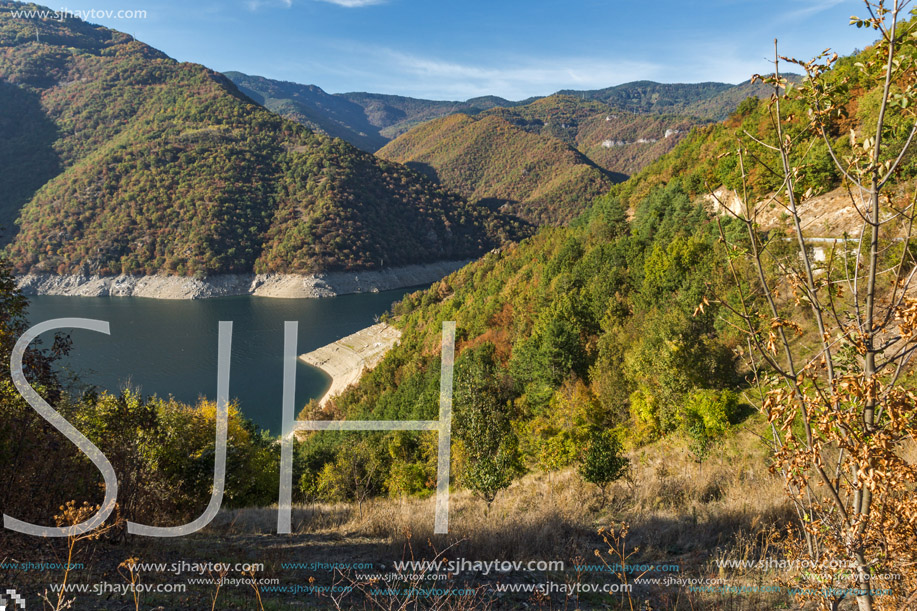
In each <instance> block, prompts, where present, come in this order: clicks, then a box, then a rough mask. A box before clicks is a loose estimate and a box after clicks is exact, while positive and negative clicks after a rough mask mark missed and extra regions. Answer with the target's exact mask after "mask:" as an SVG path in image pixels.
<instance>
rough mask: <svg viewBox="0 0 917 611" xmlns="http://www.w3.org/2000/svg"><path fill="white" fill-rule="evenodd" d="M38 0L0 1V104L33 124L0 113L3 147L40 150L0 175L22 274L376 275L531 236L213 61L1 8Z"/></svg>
mask: <svg viewBox="0 0 917 611" xmlns="http://www.w3.org/2000/svg"><path fill="white" fill-rule="evenodd" d="M30 6H32V5H20V4H14V3H11V2H8V1H4V2H0V102H2V103H3V106H4V108H5V109H7V111H8V112H9V116H11V117H33V118H35V120H37V121H39V122H40V123H41V124H42V129H41V130H38V133H39V134H43V136H42V137H41V138H38V139H35V138H31V139H28V138H23V134H22V131H21V128H19V127H18V125H17V122H16V121H10V120H7V121H0V159H16V158H20V157H21V158H30V159H33V160H35V159H37V160H39V161H41V162H42V163H41V164H38V165H36V166H34V167H32V168H31V169H30V171H28V172H13V171H10V168H8V167H7V168H4V169H0V186H3V187H5V188H4V190H3V194H2V195H0V213H2V215H3V218H2V219H0V224H4V225H6V226H7V227H9V226H10V225H11V221H12V220H14V219H16V220H18V224H19V231H18V232H17V233H15V235H12V236H10V241H11V244H9V246H7V248H6V254H7V256H8V257H9V258H10V259H11V261H12V263H13V264H14V266H15V269H16V271H17V273H28V272H34V273H57V274H100V275H118V274H157V273H166V274H175V275H179V276H190V275H197V276H200V275H203V276H206V275H211V274H220V273H249V272H254V273H274V272H277V273H314V272H320V271H330V270H358V269H373V268H380V267H384V266H385V267H391V266H398V265H409V264H414V263H425V262H431V261H437V260H448V259H465V258H470V257H473V256H476V255H479V254H481V253H483V252H486V251H487V250H490V249H492V248H494V247H496V246H498V245H499V244H500V243H502V242H503V241H504V240H505V239H514V238H515V237H518V236H521V235H523V234H524V233H525V232H526V231H527V230H526V229H525V228H524V227H523V225H521V224H519V223H518V222H515V221H512V220H511V219H509V218H507V217H505V216H503V215H499V214H495V213H493V212H491V211H489V210H487V209H485V208H482V207H477V206H471V205H469V204H468V203H467V202H465V201H464V200H462V199H461V198H460V197H458V196H456V195H455V194H453V193H450V192H448V191H445V190H444V189H442V188H441V187H439V186H437V185H434V184H432V183H430V182H429V181H428V180H427V179H425V178H424V177H422V176H421V175H419V174H417V173H415V172H412V171H411V170H409V169H407V168H406V167H404V166H401V165H399V164H393V163H390V162H386V161H383V160H379V159H377V158H375V157H373V156H372V155H369V154H367V153H365V152H362V151H359V150H358V149H356V148H354V147H353V146H351V145H350V144H347V143H346V142H344V141H343V140H339V139H331V138H328V137H327V136H324V135H321V134H315V133H313V132H311V131H310V130H308V129H306V128H305V127H304V126H302V125H300V124H299V123H296V122H293V121H290V120H287V119H283V118H281V117H279V116H277V115H274V114H272V113H270V112H269V111H268V110H266V109H264V108H263V107H261V106H258V105H257V104H255V103H254V102H253V101H252V100H251V99H250V98H249V97H248V96H247V95H245V94H244V93H243V92H242V91H241V90H240V89H239V88H237V87H236V85H234V84H233V83H232V82H231V81H230V80H229V79H228V78H227V77H225V76H223V75H222V74H220V73H217V72H214V71H212V70H209V69H207V68H205V67H203V66H200V65H198V64H191V63H180V62H176V61H175V60H173V59H171V58H168V56H167V55H165V54H164V53H162V52H160V51H158V50H156V49H153V48H152V47H149V46H147V45H145V44H143V43H141V42H139V41H136V40H134V39H133V38H132V37H130V36H128V35H126V34H123V33H121V32H117V31H115V30H110V29H108V28H103V27H101V26H94V25H91V24H87V23H86V22H83V21H82V20H79V19H74V18H67V19H63V20H60V21H58V20H54V21H51V20H42V19H30V20H26V19H19V18H12V17H11V16H10V15H9V13H10V12H11V11H12V10H22V9H27V8H29V7H30ZM38 8H39V9H40V7H38ZM36 31H37V32H38V36H36ZM37 38H40V42H39V41H38V40H37ZM17 129H18V130H19V131H17ZM20 168H21V166H20ZM36 177H38V178H36ZM17 217H18V219H17ZM520 232H521V233H520Z"/></svg>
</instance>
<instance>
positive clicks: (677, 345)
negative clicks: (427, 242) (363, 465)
mask: <svg viewBox="0 0 917 611" xmlns="http://www.w3.org/2000/svg"><path fill="white" fill-rule="evenodd" d="M876 55H877V54H876V53H875V52H874V51H872V50H866V51H864V52H863V53H862V54H860V55H859V56H856V57H848V58H842V59H841V60H839V61H838V62H837V64H836V66H835V67H834V68H833V69H832V70H831V72H830V73H829V79H830V85H829V86H832V87H834V86H836V87H838V89H837V91H838V92H839V95H842V96H844V98H845V99H843V100H841V102H842V104H841V106H840V107H839V108H837V112H835V113H832V114H831V116H830V117H827V118H826V121H827V123H828V125H827V129H828V131H827V133H828V137H829V138H830V139H831V141H832V145H833V147H834V148H835V149H836V151H837V154H838V155H839V156H841V158H845V157H844V156H848V155H850V154H851V142H850V139H851V133H853V134H855V135H856V137H857V138H858V139H859V140H858V141H859V142H860V143H862V141H863V139H864V138H866V137H867V136H869V135H871V132H870V133H867V132H866V130H864V129H862V126H864V125H866V126H868V125H873V124H874V123H873V121H875V119H876V116H877V113H878V112H879V105H878V104H877V103H876V99H877V93H879V91H878V90H877V89H875V88H871V87H872V86H871V85H867V84H866V83H868V80H867V79H866V78H865V77H864V76H863V75H862V73H861V66H863V65H877V64H878V65H882V63H881V59H883V58H882V57H879V60H878V61H877V59H876ZM912 75H913V72H912V71H908V72H907V73H906V75H905V77H903V78H902V80H903V81H904V82H905V83H907V82H910V78H911V77H912ZM895 86H896V87H897V86H898V84H897V83H896V84H895ZM797 91H798V90H795V88H791V90H790V92H789V93H788V94H787V95H786V96H783V99H782V100H781V110H782V114H783V116H784V117H785V118H786V122H785V126H784V128H785V129H784V134H785V135H786V137H788V138H790V139H791V140H792V141H793V142H794V147H793V152H792V154H791V163H792V164H793V165H794V166H795V167H798V168H800V171H799V172H798V173H797V174H796V179H797V181H798V182H797V185H796V186H797V187H798V189H799V191H800V197H802V193H804V192H806V191H807V190H808V189H810V188H811V189H812V190H813V192H818V191H819V190H820V191H825V190H829V189H833V188H834V187H836V186H837V185H838V184H839V181H840V177H839V176H838V175H837V172H836V171H833V170H831V166H830V162H829V159H828V152H827V147H826V146H825V145H824V143H822V142H820V136H819V135H817V134H815V133H813V130H811V129H810V123H809V117H808V115H807V113H805V112H804V106H803V102H802V101H801V100H800V99H798V98H797ZM769 111H770V102H769V101H768V100H758V99H757V98H756V97H755V98H751V99H747V100H745V101H743V102H742V103H741V104H740V105H739V107H738V109H737V110H736V111H735V112H734V113H733V114H732V115H731V116H730V117H729V118H728V119H727V120H726V121H725V122H722V123H718V124H715V125H709V126H701V127H698V128H695V129H694V130H693V131H692V132H691V133H690V134H689V135H688V136H687V137H685V138H684V139H682V140H681V141H680V142H679V143H678V144H677V145H676V146H675V147H674V148H673V150H672V151H671V152H669V153H667V154H665V155H663V156H662V157H660V158H659V159H658V160H656V161H655V162H653V163H651V164H650V165H649V166H647V167H646V168H645V169H644V170H642V171H641V172H639V173H638V174H636V175H635V176H633V177H632V178H630V179H629V180H627V181H626V182H624V183H620V184H618V185H615V186H614V187H613V188H612V189H611V191H610V193H609V194H608V195H606V196H604V197H601V198H598V199H597V200H595V203H594V204H593V205H592V206H591V207H590V209H589V211H588V213H587V214H585V215H584V216H583V217H581V218H580V219H579V220H578V221H577V222H576V223H574V224H572V225H570V226H568V227H560V228H543V229H542V230H541V231H540V232H539V233H538V234H537V235H536V236H534V237H532V238H530V239H527V240H525V241H523V242H521V243H519V244H515V245H512V246H508V247H505V248H503V249H501V250H500V251H499V252H495V253H490V254H488V255H487V256H485V257H484V258H482V259H481V260H479V261H477V262H475V263H473V264H471V265H469V266H467V267H465V268H464V269H462V270H459V271H458V272H456V273H455V274H453V275H451V276H449V277H448V278H445V279H444V280H443V281H442V282H440V283H438V284H436V285H434V286H432V287H431V288H430V289H428V290H425V291H421V292H418V293H415V294H413V295H410V296H408V297H407V298H405V300H404V301H403V302H402V303H401V304H398V305H397V306H396V307H395V308H394V310H393V316H392V318H391V320H392V322H393V323H394V324H395V325H397V326H399V327H400V328H401V329H402V330H403V335H402V337H401V340H400V343H399V344H398V345H397V346H396V347H395V348H393V350H392V352H391V353H390V354H389V355H388V356H386V358H385V359H383V360H382V362H381V363H380V364H379V365H378V366H377V367H376V368H375V369H374V370H373V371H371V372H369V373H368V374H367V375H366V376H365V377H364V378H363V379H362V380H361V381H360V383H359V384H358V385H357V386H356V387H354V388H352V389H351V390H349V391H347V392H345V393H344V394H343V395H341V396H340V397H339V398H336V399H334V400H333V404H332V406H331V409H332V411H333V412H334V413H335V415H336V417H350V418H359V419H371V418H379V419H392V420H399V419H427V418H433V417H435V415H436V409H437V404H436V401H435V398H436V396H437V392H438V383H439V369H440V363H439V359H438V356H437V352H436V347H437V346H438V345H439V344H438V342H439V341H440V339H439V338H440V335H441V325H442V323H443V322H444V321H455V322H456V325H457V343H456V346H457V350H456V369H455V376H456V377H455V380H456V389H457V391H456V393H455V408H454V410H455V411H454V413H455V420H454V427H455V429H454V430H455V431H456V432H455V435H454V438H455V439H457V440H458V443H459V444H460V445H459V446H458V449H457V450H456V453H457V454H458V455H459V456H461V457H462V461H463V462H460V464H461V465H462V466H463V468H465V469H467V468H469V464H472V463H474V464H475V465H476V466H475V468H481V469H489V470H490V471H488V472H489V473H491V475H492V476H493V477H494V478H506V477H508V478H512V477H514V476H515V474H516V473H518V471H517V470H516V469H515V468H513V466H512V465H518V463H519V462H521V463H522V464H523V465H525V466H527V467H529V468H532V469H542V470H552V469H557V468H561V467H564V466H567V465H570V464H574V463H575V462H576V461H577V460H578V459H579V457H581V456H582V453H583V452H584V451H587V449H588V448H589V447H590V445H591V444H592V443H593V442H594V437H591V435H593V434H594V431H595V430H605V431H607V430H614V429H617V430H618V431H619V432H620V433H621V435H620V437H621V438H622V439H624V440H626V442H627V443H630V444H635V445H639V444H641V443H643V442H645V441H647V440H649V439H654V438H657V437H659V436H662V435H666V434H669V433H673V432H678V433H679V434H680V435H683V436H685V437H686V438H687V439H688V440H689V441H690V444H691V451H692V452H693V453H694V454H695V457H696V458H697V459H698V460H701V459H703V457H704V456H705V453H706V452H709V451H710V448H711V447H713V446H712V445H711V444H715V443H716V439H717V436H718V435H721V434H722V431H724V430H727V429H728V428H729V427H730V426H731V425H732V424H735V423H736V422H737V421H739V420H740V419H741V418H742V417H743V416H744V415H745V414H747V410H745V409H744V408H743V407H742V406H741V405H740V402H739V401H738V400H737V395H736V394H735V392H736V391H737V390H739V389H741V386H742V384H743V381H742V379H741V375H739V374H740V373H741V372H739V371H737V368H736V351H738V350H741V349H742V348H743V347H744V346H743V343H744V336H742V335H737V334H735V332H734V331H732V328H733V327H732V326H731V323H730V321H728V320H727V319H724V314H725V311H724V310H723V309H718V308H722V306H721V305H720V304H721V303H723V302H726V303H733V302H734V301H733V300H735V299H736V290H737V289H736V287H735V285H734V284H733V282H732V280H730V279H729V278H728V277H727V274H729V271H728V266H726V265H725V264H724V261H726V260H727V258H728V256H729V253H727V252H724V251H722V250H719V248H721V246H718V242H719V228H718V223H722V227H723V231H724V232H725V233H726V235H727V236H728V237H729V241H730V243H735V244H739V245H740V249H741V245H742V244H743V243H744V242H743V239H744V238H743V237H742V236H743V235H745V234H744V232H745V228H744V227H742V226H740V224H739V223H737V222H735V221H733V220H732V219H731V218H730V217H729V216H728V215H723V216H721V217H719V219H715V218H714V216H713V213H712V212H711V210H710V209H709V206H708V205H706V203H705V202H703V201H700V196H702V195H704V194H705V193H707V192H708V190H711V189H716V188H717V187H718V186H720V185H725V186H727V187H730V188H736V187H737V186H739V180H740V178H739V177H740V173H739V164H738V160H737V156H736V155H735V154H734V153H735V151H736V150H737V148H738V147H739V146H742V147H744V151H745V154H746V155H747V157H746V159H747V160H748V163H747V165H746V169H747V171H748V186H749V189H750V191H749V195H750V197H751V198H755V197H758V196H760V195H763V194H766V193H770V192H773V191H774V190H775V189H776V188H779V187H780V185H781V181H780V179H779V177H778V176H776V175H774V174H773V173H772V172H769V171H767V170H766V169H765V168H763V167H760V165H759V164H755V163H753V161H752V156H756V157H758V158H759V159H761V160H763V161H765V162H773V161H774V157H773V153H769V152H767V151H765V150H763V147H760V145H758V144H756V143H755V142H754V140H753V139H752V138H750V137H749V136H748V135H749V134H750V135H751V136H753V137H755V138H757V139H759V140H763V141H765V142H772V141H773V140H774V139H775V137H776V135H775V134H774V126H773V122H772V121H771V119H770V115H769ZM897 115H898V116H897V117H896V118H895V119H893V120H892V121H891V123H890V124H889V129H888V130H887V131H886V133H885V134H884V136H885V138H886V139H887V140H886V143H887V144H888V145H889V149H888V152H887V159H891V160H893V159H894V158H895V156H896V153H897V151H900V150H901V147H902V146H903V145H904V143H905V142H906V141H907V140H908V137H909V134H910V133H911V128H912V125H913V121H912V118H913V115H910V116H909V115H908V111H906V110H905V111H904V112H898V113H897ZM580 129H582V126H580ZM756 146H757V147H759V148H755V147H756ZM861 146H862V144H861ZM914 161H915V158H914V153H913V152H911V153H909V154H908V155H907V156H905V158H904V160H903V164H902V169H901V172H900V175H898V176H896V177H895V180H896V181H898V185H900V186H901V187H902V188H901V191H900V192H899V193H898V196H899V197H901V199H902V201H904V202H909V201H911V196H912V193H913V181H914V179H915V178H917V164H915V163H914ZM628 219H630V220H628ZM768 248H774V249H776V248H779V240H777V241H773V242H768ZM729 252H732V251H729ZM739 252H742V251H741V250H739ZM788 256H790V257H795V255H794V254H789V255H788ZM890 256H891V257H892V258H894V257H898V256H899V255H898V254H894V255H890ZM732 261H733V262H734V264H735V265H737V266H740V267H741V266H743V265H745V264H746V263H747V259H745V258H744V257H736V258H735V259H732ZM738 273H739V274H740V277H742V275H743V274H745V273H749V274H751V273H754V272H753V271H752V270H750V269H745V268H741V269H740V271H739V272H738ZM772 273H774V274H777V275H780V276H783V277H785V274H786V271H785V269H784V268H781V267H777V266H775V268H774V269H773V270H772ZM742 290H743V291H747V288H746V287H744V286H743V288H742ZM746 294H747V293H746ZM710 295H716V296H717V301H715V302H713V303H710V304H707V305H706V307H704V308H698V305H699V304H701V303H702V302H703V299H704V297H705V296H710ZM751 298H752V299H754V298H755V297H751ZM752 307H753V308H754V307H757V304H756V303H752ZM761 307H762V308H763V307H764V306H763V305H762V306H761ZM800 324H802V325H803V326H802V327H801V329H802V332H803V337H805V333H808V332H813V329H814V323H813V322H811V321H809V322H801V323H800ZM801 341H807V340H801ZM463 385H465V387H466V388H473V389H474V390H475V393H468V392H462V391H460V390H458V389H461V388H462V387H463ZM481 414H484V415H485V416H486V417H487V418H489V419H490V420H489V421H502V422H504V423H508V424H506V426H505V427H504V428H503V429H502V430H501V433H500V434H501V435H502V438H503V443H502V445H501V446H500V450H499V451H500V452H501V456H503V457H505V456H504V455H515V456H516V457H517V459H518V462H516V463H513V461H510V460H503V458H501V459H500V460H501V461H503V466H501V465H500V464H494V463H493V462H488V460H487V457H486V456H482V455H480V454H479V455H477V456H474V460H473V461H469V460H468V454H466V452H468V448H469V447H471V448H472V449H473V448H474V447H475V444H474V440H473V439H471V438H470V437H469V431H472V430H475V429H474V426H475V418H476V417H484V416H480V415H481ZM477 430H480V427H478V429H477ZM590 431H591V432H590ZM379 437H380V438H382V437H384V436H383V435H382V434H380V435H379ZM392 437H393V436H390V437H389V439H379V440H376V441H375V443H377V444H378V445H379V446H380V447H393V444H395V443H397V444H399V445H398V446H397V447H398V448H399V449H401V448H406V447H407V448H408V450H407V451H405V452H403V453H402V454H400V455H397V456H396V455H395V454H394V453H392V454H391V455H390V456H389V457H387V458H386V457H383V458H382V460H387V461H389V462H390V463H393V465H392V467H391V468H392V472H396V473H405V472H411V470H417V471H419V472H420V473H422V474H424V476H425V477H426V476H427V475H428V474H429V473H430V472H431V471H430V469H431V468H430V465H431V464H432V462H431V461H430V460H429V458H428V457H429V452H427V451H426V447H427V446H425V445H424V444H423V443H421V442H416V443H415V446H410V445H409V444H407V443H405V442H404V441H403V440H402V439H399V438H392ZM469 441H470V442H471V443H469ZM310 446H311V447H310ZM323 451H324V452H325V456H331V459H329V460H333V456H334V454H333V452H329V451H328V449H327V447H326V448H323ZM307 453H308V454H309V455H310V456H319V454H318V441H317V439H312V440H310V441H309V445H307ZM314 468H315V469H316V472H319V471H320V470H321V468H322V464H321V461H319V462H318V463H317V464H316V465H315V467H314ZM494 474H496V475H494ZM423 481H425V480H424V479H423V478H419V479H418V481H417V483H416V486H417V489H419V490H423V487H424V484H423ZM394 483H395V482H394V478H393V482H392V483H391V484H388V485H390V486H391V485H393V484H394ZM390 490H391V488H390Z"/></svg>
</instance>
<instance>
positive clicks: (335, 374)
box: [299, 322, 401, 405]
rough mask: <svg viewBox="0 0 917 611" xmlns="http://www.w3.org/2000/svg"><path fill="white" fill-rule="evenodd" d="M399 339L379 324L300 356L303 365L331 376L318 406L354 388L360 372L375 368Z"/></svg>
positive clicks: (394, 331)
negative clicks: (304, 363)
mask: <svg viewBox="0 0 917 611" xmlns="http://www.w3.org/2000/svg"><path fill="white" fill-rule="evenodd" d="M399 338H401V331H399V330H398V329H396V328H395V327H391V326H389V325H387V324H386V323H384V322H382V323H378V324H375V325H373V326H371V327H367V328H365V329H361V330H359V331H357V332H356V333H354V334H353V335H348V336H347V337H344V338H342V339H339V340H338V341H336V342H333V343H331V344H328V345H327V346H322V347H321V348H318V349H316V350H313V351H312V352H309V353H306V354H303V355H300V357H299V358H300V359H302V360H303V361H304V362H306V363H308V364H309V365H312V366H313V367H318V368H319V369H321V370H322V371H324V372H325V373H327V374H328V375H329V376H331V387H330V388H328V390H327V391H325V394H324V395H323V396H322V398H321V399H319V404H320V405H324V404H325V402H326V401H327V400H328V399H329V398H331V397H334V396H335V395H339V394H341V392H343V391H344V390H345V389H346V388H347V387H348V386H350V385H351V384H356V383H357V382H358V381H359V380H360V377H361V376H362V375H363V372H364V371H366V370H368V369H372V368H373V367H375V366H376V365H377V364H378V363H379V361H381V360H382V357H384V356H385V354H386V353H387V352H388V351H389V350H390V349H391V347H392V346H394V345H395V342H397V341H398V339H399Z"/></svg>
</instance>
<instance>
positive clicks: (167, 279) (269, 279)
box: [17, 260, 468, 299]
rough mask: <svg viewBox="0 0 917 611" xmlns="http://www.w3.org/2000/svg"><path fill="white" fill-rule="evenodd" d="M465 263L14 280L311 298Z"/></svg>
mask: <svg viewBox="0 0 917 611" xmlns="http://www.w3.org/2000/svg"><path fill="white" fill-rule="evenodd" d="M467 263H468V261H467V260H464V261H438V262H436V263H427V264H422V265H407V266H404V267H395V268H387V269H384V270H372V271H365V272H328V273H321V274H309V275H299V274H221V275H217V276H211V277H209V278H188V277H182V276H164V275H153V276H131V275H124V274H122V275H119V276H97V275H95V276H92V275H90V276H60V275H52V274H26V275H24V276H20V277H19V278H18V279H17V284H18V287H19V289H20V290H21V291H22V292H23V294H24V295H65V296H68V297H148V298H153V299H206V298H208V297H228V296H233V295H255V296H256V297H279V298H284V299H293V298H316V297H333V296H335V295H347V294H351V293H368V292H376V291H388V290H392V289H398V288H404V287H410V286H421V285H425V284H430V283H432V282H436V281H437V280H439V279H441V278H443V277H444V276H447V275H448V274H450V273H452V272H454V271H455V270H457V269H459V268H461V267H462V266H464V265H466V264H467Z"/></svg>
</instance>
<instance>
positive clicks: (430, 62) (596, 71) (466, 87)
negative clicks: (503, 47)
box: [376, 49, 659, 100]
mask: <svg viewBox="0 0 917 611" xmlns="http://www.w3.org/2000/svg"><path fill="white" fill-rule="evenodd" d="M376 56H377V57H378V58H379V59H380V60H382V61H383V62H384V63H385V64H386V66H387V68H388V73H389V74H390V75H397V77H398V80H400V81H402V82H401V83H392V85H396V86H397V87H398V90H399V91H404V92H406V95H421V94H424V95H431V94H435V95H436V97H439V98H451V99H465V98H468V97H475V96H479V95H499V96H503V97H506V98H509V99H516V100H518V99H523V98H527V97H529V96H533V95H546V94H548V93H553V92H554V91H557V90H559V89H598V88H603V87H608V86H609V85H612V84H616V83H624V82H627V81H632V80H638V79H645V78H652V77H653V75H655V74H658V72H659V66H657V65H655V64H652V63H649V62H641V61H627V60H617V61H615V60H606V59H596V58H592V57H567V58H563V57H561V58H557V57H552V58H549V59H548V58H535V57H526V58H504V59H503V60H502V61H500V62H498V63H497V65H475V64H466V63H459V62H454V61H446V60H442V59H437V58H428V57H420V56H416V55H411V54H408V53H403V52H400V51H394V50H391V49H381V50H378V51H377V52H376ZM393 73H394V74H393ZM390 88H391V87H387V89H390Z"/></svg>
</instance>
